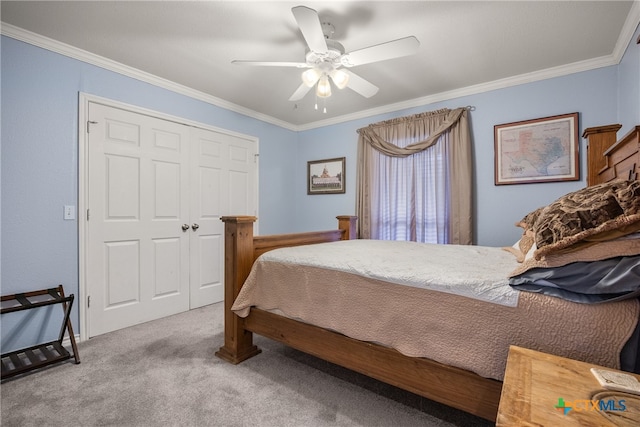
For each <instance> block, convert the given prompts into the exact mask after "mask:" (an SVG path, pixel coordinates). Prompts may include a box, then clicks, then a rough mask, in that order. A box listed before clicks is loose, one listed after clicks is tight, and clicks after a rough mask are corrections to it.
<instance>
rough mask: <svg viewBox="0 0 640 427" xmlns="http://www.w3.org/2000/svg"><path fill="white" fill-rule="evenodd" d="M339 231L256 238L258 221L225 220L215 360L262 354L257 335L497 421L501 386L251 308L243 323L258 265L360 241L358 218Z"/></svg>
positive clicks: (341, 223) (342, 222)
mask: <svg viewBox="0 0 640 427" xmlns="http://www.w3.org/2000/svg"><path fill="white" fill-rule="evenodd" d="M337 219H338V230H332V231H325V232H311V233H301V234H283V235H275V236H256V237H254V236H253V223H254V221H255V220H256V217H253V216H237V217H223V218H222V221H223V222H224V223H225V342H224V346H223V347H221V348H220V350H219V351H218V352H216V356H218V357H220V358H222V359H224V360H226V361H228V362H231V363H233V364H237V363H240V362H242V361H243V360H246V359H248V358H250V357H252V356H255V355H256V354H258V353H260V349H259V348H258V347H256V346H255V345H254V344H253V335H252V334H253V333H256V334H259V335H262V336H265V337H267V338H270V339H273V340H276V341H279V342H282V343H284V344H286V345H288V346H290V347H293V348H295V349H298V350H300V351H303V352H305V353H308V354H311V355H313V356H316V357H319V358H321V359H324V360H327V361H329V362H332V363H335V364H337V365H340V366H344V367H345V368H349V369H352V370H354V371H357V372H360V373H362V374H365V375H367V376H370V377H372V378H376V379H378V380H380V381H383V382H385V383H388V384H391V385H394V386H396V387H399V388H402V389H404V390H407V391H410V392H412V393H415V394H418V395H420V396H424V397H426V398H429V399H431V400H434V401H437V402H440V403H443V404H445V405H448V406H452V407H454V408H458V409H461V410H463V411H466V412H469V413H472V414H475V415H478V416H480V417H482V418H486V419H488V420H491V421H495V417H496V413H497V411H498V402H499V400H500V391H501V389H502V383H501V382H500V381H496V380H492V379H487V378H483V377H481V376H479V375H476V374H474V373H472V372H469V371H465V370H462V369H458V368H455V367H451V366H447V365H443V364H441V363H437V362H433V361H431V360H428V359H422V358H415V357H408V356H405V355H403V354H401V353H399V352H398V351H396V350H393V349H390V348H387V347H383V346H380V345H376V344H372V343H368V342H363V341H358V340H354V339H351V338H349V337H346V336H344V335H341V334H338V333H335V332H331V331H328V330H326V329H322V328H318V327H315V326H312V325H309V324H306V323H301V322H297V321H295V320H292V319H289V318H286V317H282V316H278V315H276V314H273V313H270V312H267V311H263V310H259V309H256V308H252V309H251V314H250V315H249V316H248V317H246V318H244V319H243V318H240V317H238V316H236V315H235V314H234V313H233V312H232V311H231V306H232V304H233V301H234V300H235V298H236V297H237V295H238V292H239V291H240V288H241V287H242V285H243V283H244V281H245V280H246V278H247V276H248V275H249V272H250V270H251V266H252V264H253V262H254V260H255V259H256V258H257V257H258V256H260V255H261V254H262V253H264V252H267V251H269V250H271V249H276V248H280V247H287V246H297V245H305V244H312V243H321V242H332V241H336V240H347V239H354V238H355V230H356V228H355V225H356V217H353V216H339V217H337Z"/></svg>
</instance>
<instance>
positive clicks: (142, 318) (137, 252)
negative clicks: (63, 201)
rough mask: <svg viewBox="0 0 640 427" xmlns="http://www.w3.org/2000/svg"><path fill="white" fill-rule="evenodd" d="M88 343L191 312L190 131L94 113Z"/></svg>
mask: <svg viewBox="0 0 640 427" xmlns="http://www.w3.org/2000/svg"><path fill="white" fill-rule="evenodd" d="M89 121H90V124H89V139H88V150H89V155H88V156H89V159H88V162H89V165H88V180H89V183H88V189H89V195H88V215H89V218H88V222H87V230H88V238H87V242H88V243H87V251H88V254H87V266H86V267H87V289H88V298H89V301H88V304H89V307H88V310H89V311H88V313H89V316H88V321H89V336H95V335H99V334H102V333H105V332H109V331H113V330H116V329H120V328H123V327H126V326H131V325H135V324H138V323H142V322H146V321H149V320H153V319H158V318H161V317H165V316H168V315H171V314H175V313H179V312H182V311H186V310H188V308H189V237H190V229H187V230H183V228H182V225H183V224H188V223H189V192H188V191H189V190H188V188H189V170H188V169H189V156H190V151H189V138H190V135H189V127H187V126H184V125H181V124H177V123H174V122H171V121H166V120H161V119H157V118H153V117H149V116H146V115H142V114H137V113H133V112H129V111H124V110H121V109H117V108H111V107H106V106H103V105H99V104H93V103H91V104H90V106H89Z"/></svg>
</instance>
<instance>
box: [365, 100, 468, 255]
mask: <svg viewBox="0 0 640 427" xmlns="http://www.w3.org/2000/svg"><path fill="white" fill-rule="evenodd" d="M470 108H471V107H467V108H457V109H455V110H449V109H443V110H438V111H433V112H428V113H421V114H416V115H413V116H409V117H402V118H398V119H392V120H388V121H385V122H380V123H374V124H371V125H369V126H367V127H364V128H361V129H358V135H359V137H358V162H357V164H358V166H357V167H358V174H357V190H356V214H357V216H358V232H359V237H360V238H364V239H385V240H413V241H418V242H426V243H454V244H471V243H472V237H473V236H472V229H471V227H472V212H471V202H472V195H471V179H472V157H471V142H470V141H471V135H470V132H469V122H468V118H467V115H468V110H469V109H470Z"/></svg>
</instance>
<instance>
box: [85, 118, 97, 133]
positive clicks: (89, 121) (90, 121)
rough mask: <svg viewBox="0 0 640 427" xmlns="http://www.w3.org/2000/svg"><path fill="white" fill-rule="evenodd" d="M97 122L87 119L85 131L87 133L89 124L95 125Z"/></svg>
mask: <svg viewBox="0 0 640 427" xmlns="http://www.w3.org/2000/svg"><path fill="white" fill-rule="evenodd" d="M97 124H98V122H94V121H92V120H87V133H89V129H90V128H89V125H97Z"/></svg>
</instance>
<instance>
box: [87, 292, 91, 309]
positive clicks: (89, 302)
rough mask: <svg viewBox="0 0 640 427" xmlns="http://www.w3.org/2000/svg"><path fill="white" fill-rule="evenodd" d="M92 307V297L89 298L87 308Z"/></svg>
mask: <svg viewBox="0 0 640 427" xmlns="http://www.w3.org/2000/svg"><path fill="white" fill-rule="evenodd" d="M89 307H91V295H88V296H87V308H89Z"/></svg>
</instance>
